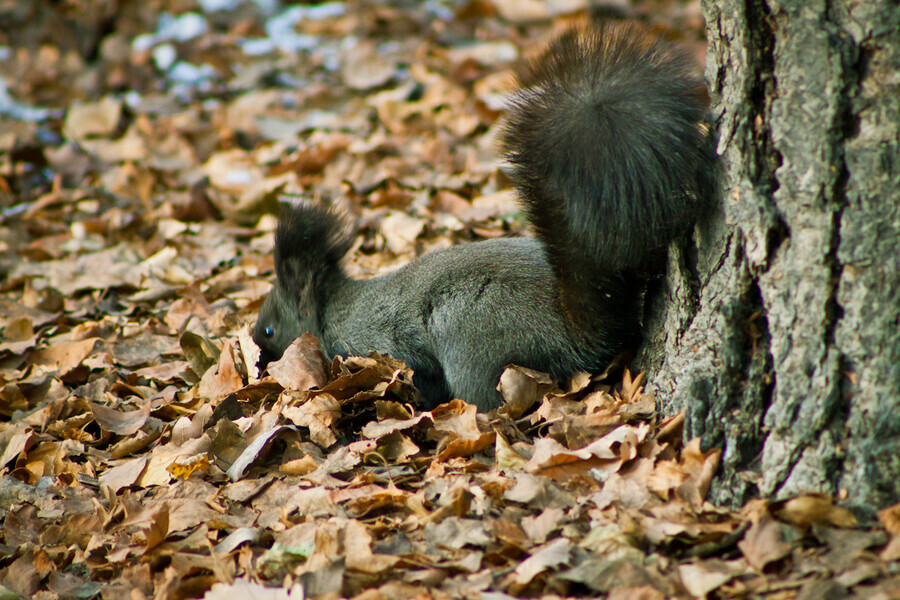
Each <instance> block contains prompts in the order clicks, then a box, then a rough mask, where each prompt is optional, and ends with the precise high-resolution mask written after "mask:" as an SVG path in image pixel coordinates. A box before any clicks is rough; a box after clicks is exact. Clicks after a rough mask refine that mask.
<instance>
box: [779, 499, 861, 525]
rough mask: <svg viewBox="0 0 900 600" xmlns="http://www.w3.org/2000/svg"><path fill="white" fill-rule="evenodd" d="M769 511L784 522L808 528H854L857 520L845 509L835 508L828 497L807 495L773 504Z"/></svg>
mask: <svg viewBox="0 0 900 600" xmlns="http://www.w3.org/2000/svg"><path fill="white" fill-rule="evenodd" d="M769 510H770V511H771V512H772V514H773V515H775V516H776V517H778V518H779V519H781V520H782V521H786V522H788V523H793V524H794V525H799V526H800V527H809V526H810V525H831V526H834V527H856V526H857V524H858V523H857V520H856V517H855V516H854V515H853V513H852V512H850V511H849V510H847V509H846V508H841V507H840V506H835V505H834V502H833V501H832V499H831V497H830V496H825V495H822V494H807V495H805V496H797V497H796V498H791V499H790V500H786V501H783V502H775V503H773V504H772V505H771V506H770V507H769Z"/></svg>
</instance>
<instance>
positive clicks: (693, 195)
mask: <svg viewBox="0 0 900 600" xmlns="http://www.w3.org/2000/svg"><path fill="white" fill-rule="evenodd" d="M514 73H515V76H516V79H517V83H518V86H517V91H515V92H513V93H512V95H511V100H510V105H509V108H508V111H507V115H506V117H505V123H504V124H503V125H502V128H501V130H500V148H501V150H502V152H503V155H504V157H505V160H506V163H507V165H506V166H507V169H508V172H509V176H510V179H511V181H512V183H513V185H514V188H515V190H516V192H517V195H518V197H519V199H520V202H521V205H522V207H523V209H524V214H525V215H526V217H527V220H528V222H529V224H530V225H531V227H532V228H533V230H534V237H509V238H498V239H492V240H485V241H479V242H472V243H468V244H463V245H458V246H453V247H450V248H446V249H441V250H436V251H433V252H430V253H427V254H425V255H423V256H421V257H419V258H417V259H416V260H414V261H412V262H411V263H409V264H407V265H406V266H404V267H402V268H400V269H399V270H397V271H395V272H393V273H390V274H388V275H384V276H381V277H376V278H373V279H368V280H355V279H352V278H350V277H349V276H348V275H347V274H346V273H345V271H344V270H343V268H342V266H341V265H342V260H343V258H344V255H345V254H346V253H347V252H348V251H349V249H350V247H351V244H352V238H351V237H350V236H349V235H348V234H347V233H346V232H345V227H344V223H343V220H342V219H341V218H340V217H339V216H337V214H336V213H335V212H334V211H333V210H332V209H329V208H324V207H321V206H315V205H312V204H310V203H304V204H293V205H292V204H285V205H283V208H282V211H281V215H280V217H279V222H278V226H277V230H276V235H275V256H274V258H275V271H276V283H275V286H274V287H273V288H272V291H271V292H270V293H269V295H268V297H267V298H266V300H265V301H264V303H263V305H262V307H261V309H260V312H259V317H258V320H257V322H256V325H255V327H254V330H253V339H254V340H255V342H256V343H257V345H258V346H259V347H260V349H261V358H260V363H259V364H260V366H261V367H262V366H264V365H265V364H267V363H268V362H269V361H271V360H275V359H277V358H279V357H280V356H281V355H282V353H283V352H284V350H285V349H286V348H287V346H288V345H290V343H291V342H292V341H293V340H294V339H295V338H296V337H298V336H300V335H301V334H303V333H304V332H310V333H312V334H313V335H315V336H316V337H318V339H319V340H320V343H321V345H322V348H323V350H324V351H325V352H326V353H327V354H329V355H332V356H333V355H343V356H346V355H348V354H357V355H365V354H368V353H370V352H372V351H377V352H379V353H383V354H389V355H391V356H393V357H394V358H398V359H402V360H404V361H405V362H406V363H407V365H409V366H410V367H411V368H412V369H413V371H414V374H413V382H414V384H415V385H416V387H417V388H418V389H419V391H420V392H421V393H422V395H423V396H424V398H425V403H426V405H427V406H428V407H434V406H436V405H438V404H440V403H442V402H445V401H448V400H450V399H451V398H461V399H463V400H465V401H467V402H469V403H472V404H475V405H476V406H477V407H478V409H479V410H482V411H487V410H490V409H492V408H495V407H497V406H499V405H500V404H501V402H502V398H501V396H500V394H499V392H498V391H497V384H498V382H499V379H500V375H501V373H502V372H503V370H504V368H505V367H507V366H508V365H510V364H516V365H520V366H524V367H529V368H532V369H535V370H539V371H543V372H547V373H550V374H551V375H552V376H553V377H554V378H556V379H557V380H564V379H565V378H567V377H568V376H570V375H571V374H572V373H574V372H576V371H589V372H599V371H601V370H602V369H603V368H605V367H606V366H607V365H608V364H609V362H610V361H611V360H612V359H614V358H615V357H616V356H617V355H619V354H620V353H621V352H622V351H623V350H625V349H629V348H630V349H633V348H636V347H637V345H638V344H639V343H640V339H641V335H640V327H641V312H642V295H643V292H644V289H645V287H646V284H647V281H648V280H649V278H650V277H651V276H654V275H658V274H659V273H660V272H661V271H662V270H663V264H664V262H663V260H662V258H663V257H664V253H665V249H666V248H667V247H668V245H669V244H670V243H671V242H672V241H673V240H675V239H676V238H678V237H679V236H681V235H682V234H684V233H685V232H687V231H688V230H689V228H690V227H691V226H692V224H693V221H694V217H695V216H696V213H697V212H698V210H699V208H700V206H699V205H700V199H701V197H702V196H701V192H702V191H703V190H702V189H701V188H702V187H703V185H704V181H705V177H706V175H705V174H706V173H707V172H709V171H710V170H711V167H712V165H711V158H710V157H709V153H708V151H707V150H704V147H705V146H706V145H707V144H706V137H707V136H706V133H705V131H706V130H705V123H704V115H705V111H706V96H705V87H704V86H703V83H702V80H701V79H700V78H699V77H696V76H695V75H694V74H693V73H694V64H693V61H692V59H691V58H690V57H689V55H687V54H686V53H685V52H683V51H682V50H680V49H679V48H678V47H677V46H675V45H674V44H672V43H669V42H665V41H662V40H660V39H658V38H656V37H654V36H652V35H650V34H649V33H648V32H647V30H646V29H645V28H644V27H643V26H640V25H638V24H635V23H618V24H605V25H603V24H594V25H591V26H585V27H581V28H576V29H571V30H569V31H566V32H564V33H563V34H561V35H560V36H559V37H557V38H555V39H554V40H553V41H551V42H550V43H549V44H548V45H547V47H546V48H545V49H544V50H543V51H541V52H539V53H538V54H537V56H536V57H533V58H531V59H528V60H524V61H523V62H522V63H521V64H520V65H519V66H518V67H517V68H516V69H515V71H514Z"/></svg>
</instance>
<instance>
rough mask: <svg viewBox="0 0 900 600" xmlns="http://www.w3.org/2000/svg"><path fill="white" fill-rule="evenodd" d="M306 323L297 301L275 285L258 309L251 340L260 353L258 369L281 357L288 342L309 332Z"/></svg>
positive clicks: (289, 343) (279, 285) (277, 284)
mask: <svg viewBox="0 0 900 600" xmlns="http://www.w3.org/2000/svg"><path fill="white" fill-rule="evenodd" d="M305 321H306V320H305V319H304V318H303V314H302V313H301V311H300V307H299V304H298V302H297V299H294V298H291V296H290V294H289V293H288V292H287V290H286V289H285V288H284V286H282V285H281V284H280V283H276V284H275V287H273V288H272V291H271V292H269V295H268V297H267V298H266V300H265V302H263V305H262V308H260V309H259V318H258V319H257V320H256V325H255V326H254V327H253V341H254V342H256V345H257V346H259V348H260V350H261V352H260V357H259V368H260V369H263V368H264V367H265V366H266V365H267V364H269V363H270V362H272V361H273V360H278V359H279V358H281V355H282V354H284V351H285V349H287V347H288V346H290V345H291V342H293V341H294V340H295V339H297V338H298V337H300V336H301V335H302V334H303V333H304V332H306V331H308V328H307V326H306V323H305Z"/></svg>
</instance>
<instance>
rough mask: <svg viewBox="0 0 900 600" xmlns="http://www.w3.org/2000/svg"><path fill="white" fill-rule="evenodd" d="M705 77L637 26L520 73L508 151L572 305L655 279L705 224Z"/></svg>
mask: <svg viewBox="0 0 900 600" xmlns="http://www.w3.org/2000/svg"><path fill="white" fill-rule="evenodd" d="M695 70H696V69H695V64H694V62H693V61H692V59H691V58H690V57H689V56H688V55H686V54H685V53H683V52H681V51H680V50H679V49H678V48H676V47H674V46H673V45H671V44H669V43H666V42H663V41H661V40H659V39H657V38H655V37H653V36H651V35H650V34H649V33H648V32H647V31H646V30H645V29H644V28H643V27H642V26H640V25H638V24H634V23H617V24H607V25H593V26H590V27H586V28H582V29H574V30H570V31H568V32H566V33H564V34H563V35H561V36H560V37H558V38H556V39H555V40H554V41H552V42H551V43H550V44H549V46H548V47H547V48H546V49H545V50H544V51H543V52H541V53H540V54H539V55H538V56H537V57H536V58H534V59H532V60H527V61H525V62H523V63H522V65H520V67H519V69H518V71H517V79H518V84H519V86H520V87H519V90H518V91H517V92H516V93H515V94H514V95H513V96H512V99H511V106H510V108H509V111H508V115H507V120H506V124H505V126H504V128H503V130H502V133H501V148H502V150H503V152H504V154H505V157H506V160H507V162H508V163H509V165H510V167H511V173H510V175H511V177H512V180H513V182H514V184H515V186H516V188H517V190H518V192H519V195H520V197H521V200H522V203H523V204H524V207H525V210H526V212H527V214H528V216H529V221H530V222H531V223H532V225H533V226H534V228H535V231H536V234H537V236H538V237H539V238H540V239H541V240H542V242H543V244H544V246H545V247H546V249H547V252H548V256H549V259H550V261H551V263H552V264H553V267H554V268H555V269H556V273H557V277H558V279H559V285H560V289H561V293H562V297H563V300H564V301H565V300H566V298H567V297H568V298H575V297H581V296H583V295H584V293H585V292H591V291H596V289H597V286H605V287H606V289H609V286H608V285H607V282H606V281H604V277H610V276H616V274H622V273H629V272H634V273H641V272H643V271H645V270H646V262H647V260H648V258H649V257H650V256H651V255H652V254H653V253H655V252H656V251H657V250H659V248H661V247H664V246H665V245H667V244H668V243H669V242H670V241H671V240H672V239H673V238H674V237H675V236H676V235H677V234H679V233H680V232H682V231H684V230H685V228H686V227H687V225H688V224H689V223H690V222H691V220H692V218H693V217H694V213H695V212H696V211H697V208H698V207H697V204H698V196H699V190H697V189H696V188H697V182H698V180H699V177H700V171H701V170H703V169H706V168H707V167H708V165H707V164H706V163H707V162H708V160H707V159H706V158H704V157H705V153H704V151H703V148H702V147H703V144H704V139H705V132H704V127H703V124H702V122H703V117H704V111H705V105H706V97H705V88H704V87H703V84H702V81H701V80H700V79H699V78H698V77H696V76H695V75H694V74H693V72H694V71H695ZM588 295H591V294H588ZM578 304H579V302H577V301H573V302H572V303H571V306H569V307H567V308H568V309H572V310H581V309H577V307H576V305H578ZM582 304H583V303H582ZM582 309H583V310H590V308H589V307H588V306H583V307H582ZM576 316H577V315H576Z"/></svg>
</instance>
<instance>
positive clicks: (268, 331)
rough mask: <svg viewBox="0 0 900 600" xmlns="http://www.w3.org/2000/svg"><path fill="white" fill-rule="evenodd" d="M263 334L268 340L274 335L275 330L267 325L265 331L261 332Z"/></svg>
mask: <svg viewBox="0 0 900 600" xmlns="http://www.w3.org/2000/svg"><path fill="white" fill-rule="evenodd" d="M263 333H264V334H265V336H266V337H267V338H270V337H272V336H273V335H275V330H274V329H273V328H272V326H271V325H269V326H268V327H266V329H265V331H263Z"/></svg>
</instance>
